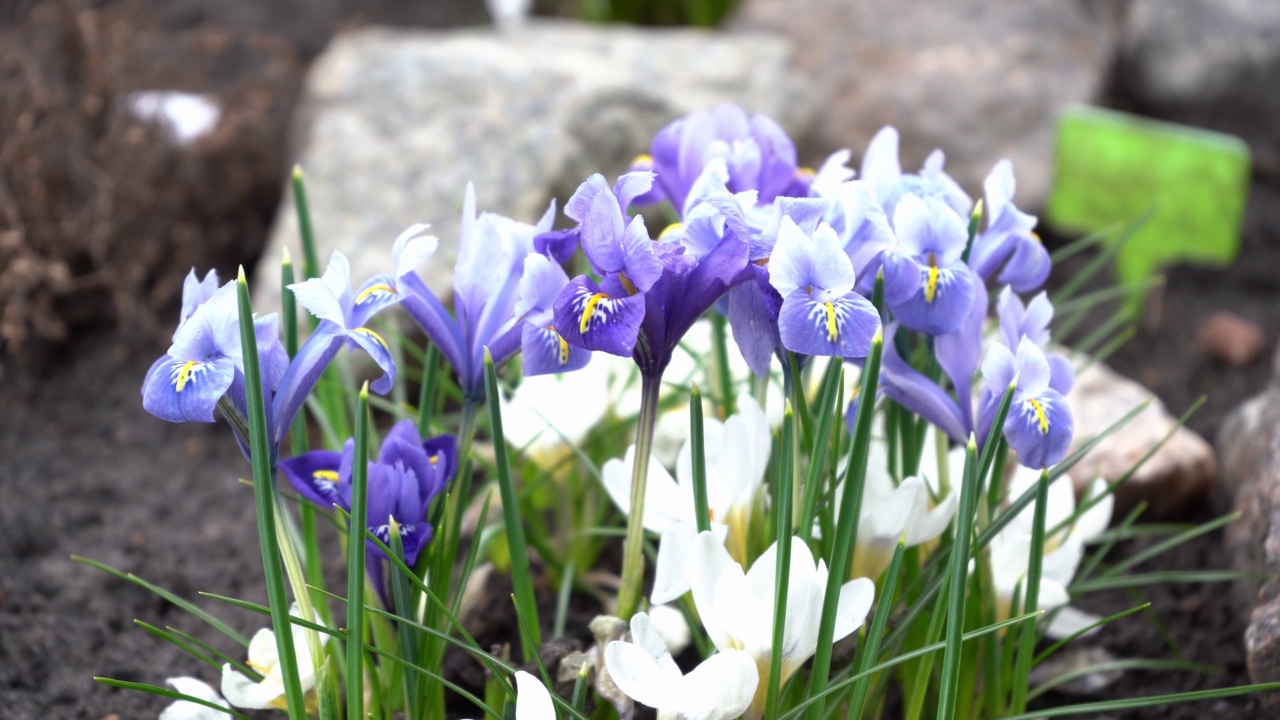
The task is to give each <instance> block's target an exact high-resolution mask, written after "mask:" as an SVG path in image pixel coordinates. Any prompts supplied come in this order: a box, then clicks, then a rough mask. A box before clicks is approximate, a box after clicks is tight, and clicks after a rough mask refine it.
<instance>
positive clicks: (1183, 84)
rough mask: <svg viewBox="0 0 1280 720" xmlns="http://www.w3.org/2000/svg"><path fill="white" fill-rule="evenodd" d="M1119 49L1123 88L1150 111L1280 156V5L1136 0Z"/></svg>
mask: <svg viewBox="0 0 1280 720" xmlns="http://www.w3.org/2000/svg"><path fill="white" fill-rule="evenodd" d="M1119 48H1120V49H1119V58H1118V60H1119V65H1118V69H1119V75H1118V77H1119V79H1120V81H1121V82H1122V83H1123V84H1124V88H1123V90H1124V92H1125V93H1126V94H1128V95H1130V96H1132V97H1133V98H1135V99H1136V100H1137V101H1138V102H1140V103H1142V104H1143V105H1145V106H1147V109H1150V110H1152V111H1156V112H1160V113H1161V114H1164V115H1167V116H1170V117H1174V118H1177V119H1180V120H1183V121H1186V122H1192V123H1195V124H1206V125H1209V126H1211V127H1218V128H1221V129H1224V130H1227V131H1229V132H1234V133H1237V134H1240V135H1242V136H1244V137H1245V139H1246V140H1248V141H1249V142H1250V144H1252V145H1254V147H1255V150H1259V151H1262V152H1264V153H1265V154H1266V156H1267V158H1266V162H1267V163H1268V164H1270V163H1274V162H1276V161H1277V158H1278V157H1280V156H1278V155H1277V154H1276V151H1277V149H1278V148H1280V142H1278V141H1277V139H1276V137H1275V131H1274V128H1275V126H1276V124H1277V123H1278V122H1280V3H1277V2H1275V0H1132V2H1130V3H1129V5H1128V9H1127V12H1126V13H1125V20H1124V25H1123V31H1122V37H1121V40H1120V43H1119Z"/></svg>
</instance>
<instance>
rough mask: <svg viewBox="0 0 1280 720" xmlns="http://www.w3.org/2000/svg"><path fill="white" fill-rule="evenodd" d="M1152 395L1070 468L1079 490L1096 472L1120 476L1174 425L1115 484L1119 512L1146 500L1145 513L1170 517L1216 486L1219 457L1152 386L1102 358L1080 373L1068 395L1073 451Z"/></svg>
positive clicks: (1107, 477) (1113, 477)
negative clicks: (1182, 424)
mask: <svg viewBox="0 0 1280 720" xmlns="http://www.w3.org/2000/svg"><path fill="white" fill-rule="evenodd" d="M1148 401H1149V402H1150V404H1149V405H1147V407H1146V408H1145V409H1143V410H1142V411H1141V412H1140V413H1138V415H1137V416H1135V417H1134V418H1133V419H1132V420H1130V421H1129V422H1128V423H1127V424H1125V425H1124V426H1123V427H1122V429H1120V430H1119V431H1117V432H1114V433H1112V434H1111V435H1109V436H1108V437H1107V438H1106V439H1104V440H1103V441H1102V442H1101V443H1099V444H1098V446H1097V447H1095V448H1094V449H1093V450H1092V451H1090V452H1089V454H1088V455H1086V456H1085V457H1084V458H1083V459H1082V460H1081V461H1080V464H1079V465H1077V466H1076V468H1077V470H1073V471H1072V473H1071V476H1072V478H1074V479H1075V480H1076V482H1077V487H1076V490H1077V492H1081V491H1083V490H1084V486H1085V484H1087V483H1089V482H1091V481H1092V480H1093V479H1094V478H1096V477H1101V478H1104V479H1105V480H1107V481H1108V482H1111V481H1115V480H1118V479H1119V478H1120V477H1122V476H1123V475H1124V474H1125V473H1127V472H1129V470H1130V469H1131V468H1132V467H1133V466H1134V464H1135V463H1137V462H1138V461H1139V460H1141V459H1142V457H1143V456H1144V455H1146V454H1147V452H1149V451H1150V450H1151V448H1153V447H1155V446H1156V445H1157V444H1158V443H1159V442H1160V441H1161V440H1163V439H1164V437H1165V435H1168V434H1169V432H1170V431H1172V432H1173V435H1172V437H1170V438H1169V440H1168V442H1166V443H1165V444H1164V445H1163V446H1162V447H1161V448H1160V449H1159V450H1157V451H1156V452H1155V454H1153V455H1152V456H1151V457H1150V458H1149V459H1148V460H1147V461H1146V462H1145V463H1143V464H1142V467H1140V468H1138V470H1137V472H1135V473H1134V474H1133V477H1131V478H1130V479H1129V480H1128V481H1127V482H1125V484H1123V485H1121V486H1120V487H1119V489H1117V491H1116V506H1117V507H1116V514H1117V515H1122V514H1123V513H1125V512H1127V510H1128V509H1130V508H1132V507H1133V506H1134V505H1136V504H1137V503H1138V502H1146V503H1147V510H1146V513H1145V514H1144V517H1145V518H1146V519H1152V518H1157V517H1168V516H1171V515H1174V514H1176V513H1177V512H1178V511H1179V510H1182V509H1184V508H1185V507H1186V506H1187V504H1188V503H1191V502H1193V501H1195V500H1197V499H1201V498H1204V497H1207V493H1208V492H1209V491H1210V490H1211V489H1212V488H1213V486H1214V481H1215V478H1216V470H1217V467H1216V465H1217V460H1216V457H1215V456H1214V452H1213V448H1212V447H1211V446H1210V445H1209V443H1208V442H1206V441H1205V440H1204V439H1203V438H1201V437H1200V436H1199V435H1197V434H1195V433H1194V432H1192V431H1191V430H1188V429H1186V428H1185V427H1177V424H1178V423H1177V420H1176V419H1175V418H1174V417H1173V416H1172V415H1170V414H1169V412H1168V411H1167V410H1166V409H1165V407H1164V404H1163V403H1161V402H1160V400H1159V399H1158V398H1156V397H1155V395H1153V394H1152V393H1151V391H1149V390H1147V389H1146V388H1144V387H1143V386H1141V385H1139V384H1138V383H1136V382H1134V381H1132V380H1129V379H1128V378H1125V377H1122V376H1121V375H1118V374H1117V373H1116V372H1115V371H1113V370H1112V369H1111V368H1109V367H1107V366H1106V365H1105V364H1103V363H1100V362H1098V363H1094V364H1093V365H1091V366H1090V367H1088V368H1087V369H1086V370H1084V371H1083V372H1082V373H1080V375H1079V376H1078V377H1077V378H1076V383H1075V387H1073V388H1072V389H1071V392H1070V393H1069V394H1068V395H1067V403H1068V405H1070V407H1071V412H1072V413H1073V414H1074V416H1075V438H1074V440H1073V441H1072V448H1071V449H1072V451H1075V450H1076V449H1078V448H1079V447H1081V446H1082V445H1084V444H1085V443H1086V442H1088V441H1089V440H1091V439H1092V438H1094V437H1097V436H1098V435H1100V434H1102V433H1103V432H1104V431H1105V430H1106V429H1107V428H1109V427H1110V426H1111V425H1113V424H1114V423H1116V422H1118V421H1119V420H1120V419H1122V418H1123V417H1124V416H1125V415H1127V414H1128V413H1130V412H1131V411H1132V410H1133V409H1134V408H1136V407H1138V406H1139V405H1141V404H1142V403H1144V402H1148ZM1175 428H1176V429H1175Z"/></svg>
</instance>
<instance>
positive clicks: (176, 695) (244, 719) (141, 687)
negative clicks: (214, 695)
mask: <svg viewBox="0 0 1280 720" xmlns="http://www.w3.org/2000/svg"><path fill="white" fill-rule="evenodd" d="M94 680H96V681H97V682H100V683H102V684H103V685H109V686H111V687H114V688H120V689H122V690H137V691H139V692H144V693H150V694H152V695H159V696H160V697H166V698H173V699H174V700H186V701H187V702H191V703H195V704H197V705H203V706H205V707H207V708H212V709H214V710H217V711H218V712H223V713H226V714H228V715H230V716H232V717H237V718H241V720H250V718H249V716H248V715H245V714H244V713H242V712H239V711H236V710H232V709H231V708H224V707H222V706H221V705H219V704H217V703H212V702H209V701H208V700H201V699H200V698H197V697H191V696H190V695H183V694H182V693H180V692H178V691H176V690H170V689H168V688H162V687H158V686H156V685H148V684H146V683H140V682H129V681H128V680H115V679H113V678H105V677H95V678H94Z"/></svg>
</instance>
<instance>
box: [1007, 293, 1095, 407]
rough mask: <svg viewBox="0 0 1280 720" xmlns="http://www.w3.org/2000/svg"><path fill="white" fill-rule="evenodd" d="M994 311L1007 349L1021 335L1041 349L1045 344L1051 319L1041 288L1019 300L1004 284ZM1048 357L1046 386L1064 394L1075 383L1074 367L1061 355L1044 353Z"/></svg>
mask: <svg viewBox="0 0 1280 720" xmlns="http://www.w3.org/2000/svg"><path fill="white" fill-rule="evenodd" d="M996 315H997V317H999V318H1000V339H1001V341H1003V342H1004V344H1005V346H1006V347H1008V348H1009V349H1010V350H1013V349H1015V348H1017V347H1018V344H1019V343H1020V342H1022V339H1023V338H1026V339H1028V340H1030V341H1031V342H1032V343H1034V344H1035V345H1036V347H1038V348H1040V349H1041V350H1046V349H1047V346H1048V344H1049V323H1050V322H1051V321H1052V320H1053V305H1052V304H1051V303H1050V302H1049V296H1048V295H1046V294H1045V293H1043V292H1041V293H1040V294H1038V295H1036V296H1035V297H1033V298H1031V302H1030V303H1027V304H1026V305H1023V304H1022V298H1019V297H1018V296H1017V294H1016V293H1014V291H1013V288H1011V287H1008V286H1006V287H1005V288H1004V289H1003V290H1001V291H1000V295H999V297H997V298H996ZM1045 357H1046V358H1048V360H1049V368H1050V376H1049V386H1050V387H1052V388H1053V389H1054V390H1057V391H1058V392H1059V393H1061V394H1063V395H1066V394H1067V393H1069V392H1071V386H1072V385H1074V384H1075V377H1076V376H1075V369H1074V368H1072V367H1071V361H1070V360H1068V359H1067V358H1065V357H1063V356H1062V355H1058V354H1050V353H1047V352H1046V353H1045Z"/></svg>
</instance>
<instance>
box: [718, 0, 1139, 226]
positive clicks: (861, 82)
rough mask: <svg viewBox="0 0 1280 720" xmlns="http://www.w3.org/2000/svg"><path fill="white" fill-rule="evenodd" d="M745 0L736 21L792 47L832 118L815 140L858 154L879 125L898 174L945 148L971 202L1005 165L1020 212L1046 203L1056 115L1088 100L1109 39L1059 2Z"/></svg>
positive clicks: (1101, 73) (1106, 17)
mask: <svg viewBox="0 0 1280 720" xmlns="http://www.w3.org/2000/svg"><path fill="white" fill-rule="evenodd" d="M796 5H797V4H796V3H794V2H790V1H789V0H746V1H745V2H744V3H743V7H742V10H741V11H740V14H739V15H738V17H737V18H736V19H735V21H734V23H735V25H736V26H738V27H742V28H750V29H765V30H774V31H778V32H781V33H784V34H786V35H787V36H788V37H790V38H791V39H792V40H793V41H794V42H795V43H796V53H797V57H796V62H797V64H798V65H799V67H800V68H801V69H803V70H804V71H805V72H806V73H807V74H808V75H809V76H810V77H812V78H813V79H814V81H815V84H816V85H817V86H818V89H819V90H820V91H821V95H822V97H824V98H825V99H826V102H827V110H826V111H825V112H823V114H822V118H821V123H820V126H819V128H818V139H819V141H820V142H821V143H822V144H823V145H825V146H827V147H831V148H835V147H848V148H851V149H852V150H853V151H854V153H855V154H860V153H861V152H862V150H863V149H864V148H865V147H866V144H867V142H868V141H869V140H870V139H871V136H872V135H873V134H874V133H875V132H876V131H877V130H878V129H880V128H881V127H882V126H884V125H894V126H896V127H897V128H898V130H899V131H900V132H901V135H902V143H903V145H902V156H903V166H904V168H907V169H910V170H915V169H916V168H918V167H920V164H921V163H922V161H923V160H924V158H925V156H926V155H927V154H928V153H929V152H930V151H931V150H933V149H934V148H936V147H940V148H942V149H943V150H944V151H946V154H947V169H948V171H949V172H951V173H952V174H953V175H954V176H955V177H956V179H957V180H959V181H960V183H961V184H962V185H964V186H965V187H966V188H967V189H968V190H969V191H970V193H977V192H979V191H980V190H981V188H982V185H981V183H982V179H983V178H984V177H986V175H987V173H988V172H990V170H991V167H992V166H993V165H994V164H995V163H996V161H997V160H1000V159H1001V158H1008V159H1009V160H1011V161H1012V162H1013V165H1014V170H1015V173H1016V175H1017V179H1018V198H1017V199H1018V201H1019V204H1020V205H1023V206H1026V207H1030V208H1036V207H1039V206H1040V205H1042V204H1043V202H1044V199H1045V197H1046V195H1047V193H1048V189H1049V185H1050V180H1051V177H1052V159H1053V138H1054V127H1055V122H1056V118H1057V115H1058V111H1059V109H1061V108H1062V107H1064V106H1066V105H1068V104H1072V103H1087V102H1091V101H1093V100H1094V99H1095V98H1096V97H1097V95H1098V93H1099V90H1100V88H1101V86H1102V83H1103V81H1104V79H1105V76H1106V74H1107V70H1108V68H1109V64H1110V60H1111V57H1112V52H1113V38H1114V37H1115V35H1116V25H1117V23H1116V22H1115V20H1114V18H1112V17H1111V13H1109V12H1101V11H1100V12H1097V13H1095V12H1091V11H1090V9H1089V7H1088V6H1086V4H1082V3H1077V2H1065V1H1064V0H1019V1H1018V2H990V0H955V1H954V2H936V1H933V0H807V1H806V2H805V3H803V7H804V9H803V11H797V8H796Z"/></svg>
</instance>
